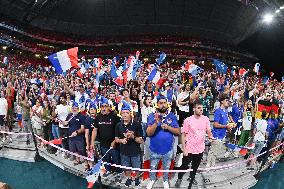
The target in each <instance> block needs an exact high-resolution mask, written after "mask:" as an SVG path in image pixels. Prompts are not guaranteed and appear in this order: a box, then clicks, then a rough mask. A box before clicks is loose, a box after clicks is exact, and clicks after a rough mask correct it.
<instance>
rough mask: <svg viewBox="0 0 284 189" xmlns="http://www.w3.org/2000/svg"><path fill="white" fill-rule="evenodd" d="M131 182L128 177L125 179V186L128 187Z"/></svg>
mask: <svg viewBox="0 0 284 189" xmlns="http://www.w3.org/2000/svg"><path fill="white" fill-rule="evenodd" d="M131 184H132V180H131V179H130V178H129V179H127V180H126V182H125V186H126V187H129V186H130V185H131Z"/></svg>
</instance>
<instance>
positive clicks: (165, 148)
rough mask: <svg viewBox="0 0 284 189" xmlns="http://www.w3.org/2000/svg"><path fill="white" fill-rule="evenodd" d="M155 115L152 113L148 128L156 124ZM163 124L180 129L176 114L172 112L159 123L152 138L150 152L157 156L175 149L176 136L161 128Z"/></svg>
mask: <svg viewBox="0 0 284 189" xmlns="http://www.w3.org/2000/svg"><path fill="white" fill-rule="evenodd" d="M155 121H156V120H155V114H154V113H151V114H150V115H149V116H148V119H147V127H150V126H151V125H153V124H154V123H155ZM162 123H166V124H167V125H169V126H171V127H174V128H178V127H179V125H178V121H177V117H176V116H175V114H173V113H172V112H170V113H166V115H165V116H164V117H163V118H162V121H161V122H159V123H158V126H157V129H156V131H155V133H154V135H153V136H151V137H150V150H151V151H152V152H154V153H157V154H162V155H164V154H166V153H168V152H169V151H171V150H172V149H173V143H174V134H173V133H171V132H170V131H168V130H164V129H162V128H161V125H162Z"/></svg>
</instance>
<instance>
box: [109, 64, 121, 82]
mask: <svg viewBox="0 0 284 189" xmlns="http://www.w3.org/2000/svg"><path fill="white" fill-rule="evenodd" d="M110 76H111V77H112V78H113V81H114V82H115V83H116V84H117V85H118V86H123V77H122V73H121V69H120V70H119V69H117V68H116V66H115V62H113V63H112V65H111V70H110Z"/></svg>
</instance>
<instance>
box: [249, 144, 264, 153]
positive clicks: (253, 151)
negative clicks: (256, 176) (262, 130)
mask: <svg viewBox="0 0 284 189" xmlns="http://www.w3.org/2000/svg"><path fill="white" fill-rule="evenodd" d="M263 147H264V142H263V141H256V142H255V147H254V149H253V150H252V152H251V153H252V154H254V155H258V154H259V153H260V152H261V150H262V148H263Z"/></svg>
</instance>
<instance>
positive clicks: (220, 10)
mask: <svg viewBox="0 0 284 189" xmlns="http://www.w3.org/2000/svg"><path fill="white" fill-rule="evenodd" d="M279 1H280V0H272V1H269V0H253V1H252V3H250V4H249V5H245V4H243V3H241V2H239V1H238V0H1V1H0V13H2V14H4V15H6V16H8V17H10V18H13V19H17V20H19V21H21V22H27V23H29V24H31V25H33V26H36V27H40V28H43V29H48V30H55V31H60V32H66V33H76V34H82V35H98V36H108V35H118V36H119V35H138V34H166V35H168V34H170V35H186V36H194V37H201V38H209V39H213V40H217V41H223V42H227V43H234V44H238V43H240V42H241V41H243V40H244V39H246V38H247V37H248V36H250V35H251V34H253V33H255V32H256V31H257V30H258V29H259V28H260V27H261V26H260V18H261V16H262V14H263V12H264V11H265V10H267V7H269V9H274V8H275V7H278V6H280V5H281V2H279ZM281 1H282V0H281Z"/></svg>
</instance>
